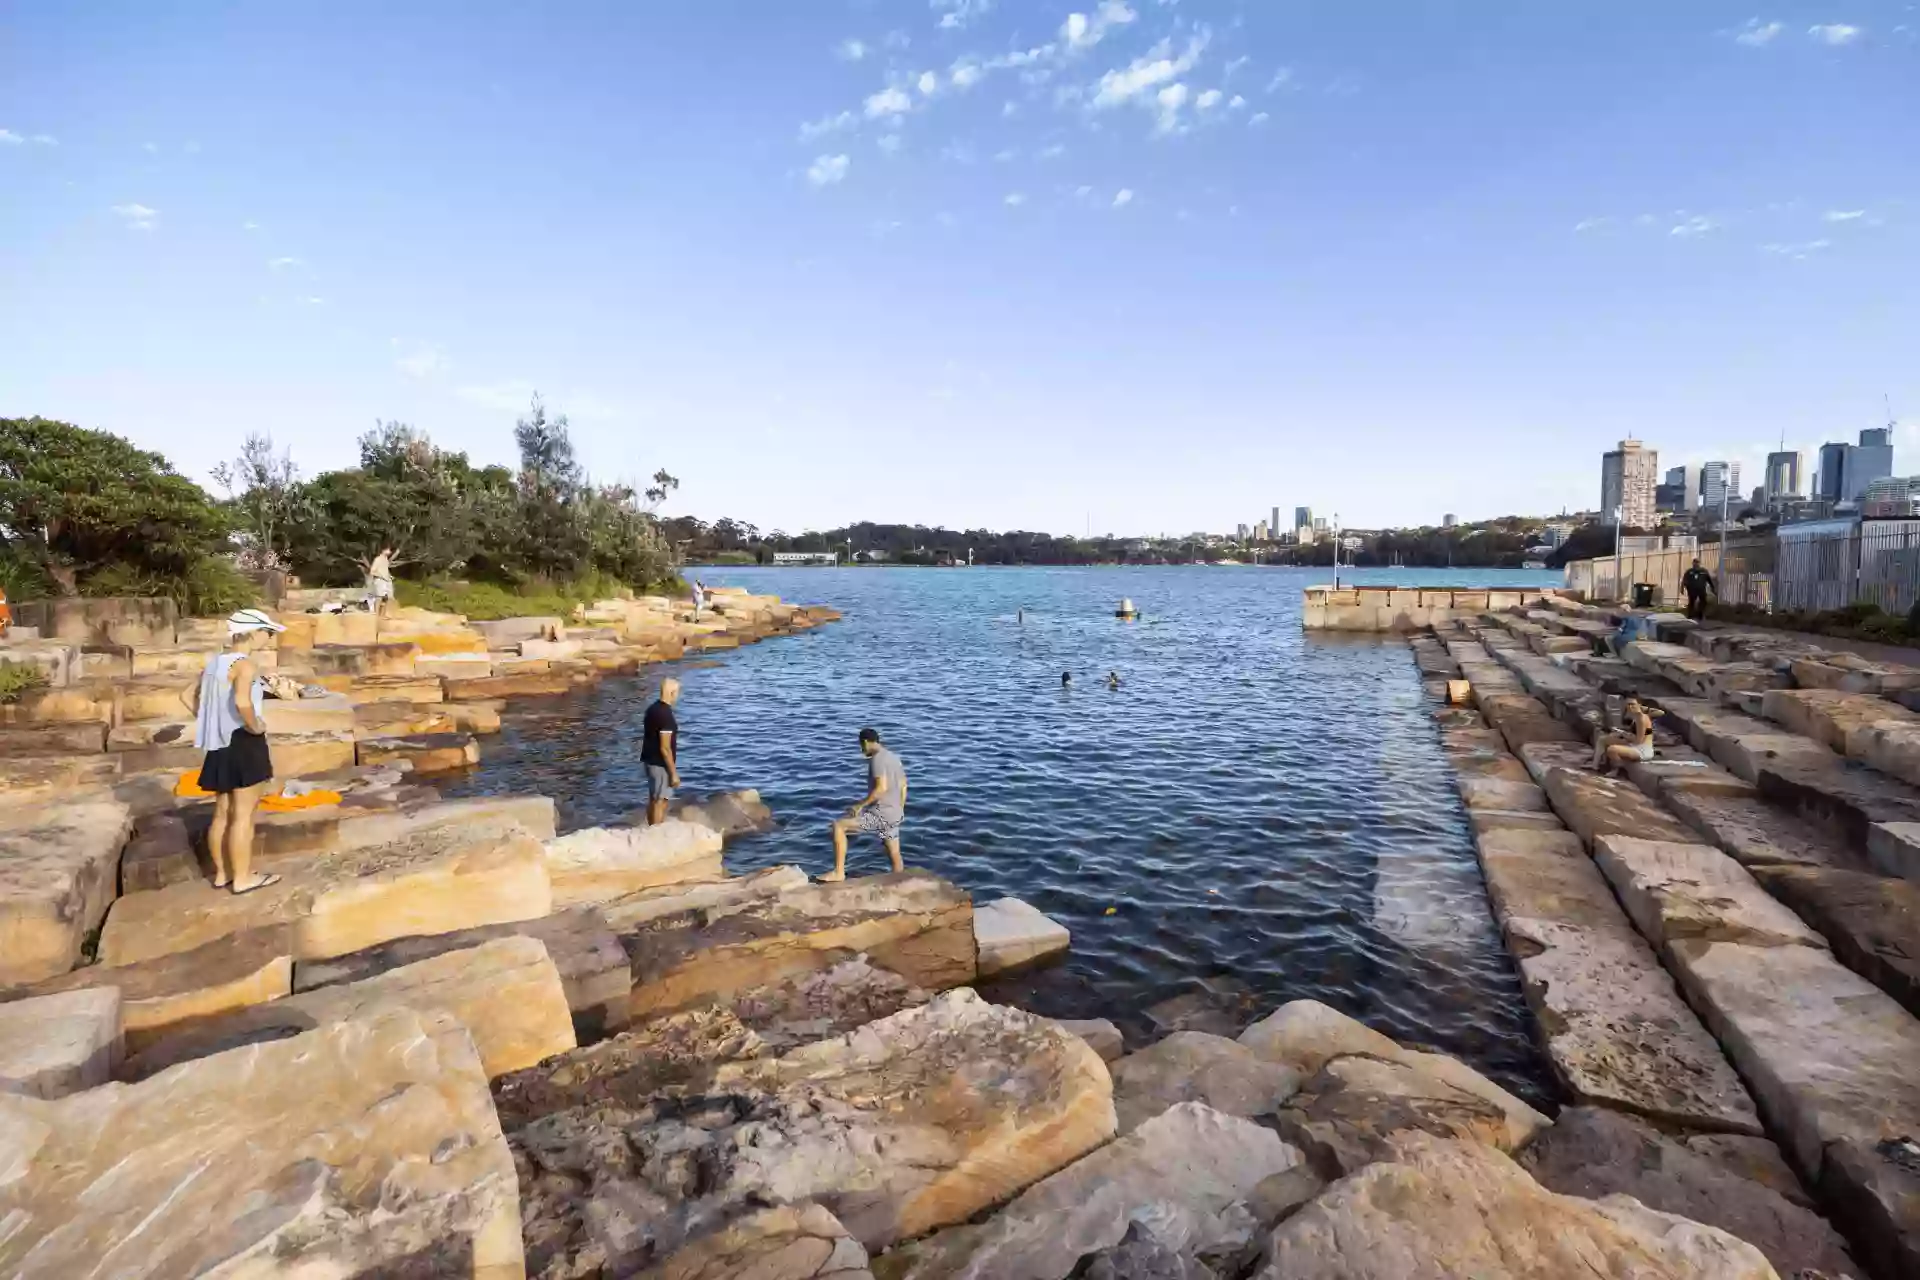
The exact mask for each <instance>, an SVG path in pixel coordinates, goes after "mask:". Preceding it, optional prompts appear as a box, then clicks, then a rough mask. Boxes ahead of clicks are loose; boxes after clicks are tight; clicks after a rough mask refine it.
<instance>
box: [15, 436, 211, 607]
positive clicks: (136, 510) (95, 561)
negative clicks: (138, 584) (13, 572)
mask: <svg viewBox="0 0 1920 1280" xmlns="http://www.w3.org/2000/svg"><path fill="white" fill-rule="evenodd" d="M230 530H231V521H230V518H229V516H228V514H227V512H225V511H224V510H222V509H221V507H220V506H219V504H217V503H216V502H215V501H214V500H213V499H212V497H210V496H209V495H208V494H207V493H206V491H205V490H203V489H201V488H200V486H199V485H197V484H195V483H194V482H193V481H191V480H188V479H187V478H185V477H184V476H180V475H177V474H175V472H174V470H173V468H172V467H171V466H169V465H168V463H167V461H166V459H165V458H162V457H161V456H160V455H159V454H157V453H150V452H148V451H147V450H144V449H138V448H135V447H134V446H133V445H132V444H129V443H128V442H127V441H125V440H123V439H121V438H120V437H119V436H116V435H111V434H109V433H107V432H105V431H90V430H87V429H86V428H84V427H76V426H74V425H72V424H71V423H66V422H55V421H53V420H51V419H49V418H38V417H35V418H6V419H0V537H4V538H5V539H6V543H7V546H8V548H9V550H10V551H11V552H12V553H13V554H14V555H17V556H19V557H21V558H23V559H25V560H27V561H28V562H29V563H31V564H34V565H36V566H37V567H38V568H40V569H41V570H42V571H43V572H44V573H45V574H46V575H47V577H48V578H49V579H51V580H52V581H53V582H54V583H55V584H56V585H57V586H58V589H59V590H60V591H61V592H63V593H64V594H69V595H71V594H73V593H75V592H76V591H77V590H78V589H79V585H80V583H81V581H82V580H83V579H85V578H86V577H87V576H88V575H89V574H92V573H95V572H97V571H99V570H102V569H105V568H108V567H110V566H116V565H118V566H127V567H131V568H133V569H136V570H139V571H141V572H145V573H152V574H170V575H181V574H185V573H186V572H187V571H188V570H190V569H192V568H194V567H195V566H196V565H197V564H199V562H201V561H202V560H204V559H205V558H206V557H208V556H209V555H212V554H214V553H216V552H220V551H224V550H226V549H227V546H228V535H229V532H230Z"/></svg>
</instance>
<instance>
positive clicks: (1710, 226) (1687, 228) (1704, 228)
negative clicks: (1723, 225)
mask: <svg viewBox="0 0 1920 1280" xmlns="http://www.w3.org/2000/svg"><path fill="white" fill-rule="evenodd" d="M1719 229H1720V224H1719V223H1718V222H1715V221H1714V220H1713V219H1712V218H1709V217H1707V216H1706V215H1705V214H1699V213H1696V214H1692V215H1691V216H1689V217H1686V218H1683V219H1681V220H1680V221H1679V222H1676V223H1675V224H1674V225H1673V226H1672V228H1670V229H1669V230H1668V231H1667V234H1668V235H1670V236H1679V237H1681V238H1682V239H1692V238H1693V237H1695V236H1704V235H1707V234H1708V233H1710V232H1713V231H1717V230H1719Z"/></svg>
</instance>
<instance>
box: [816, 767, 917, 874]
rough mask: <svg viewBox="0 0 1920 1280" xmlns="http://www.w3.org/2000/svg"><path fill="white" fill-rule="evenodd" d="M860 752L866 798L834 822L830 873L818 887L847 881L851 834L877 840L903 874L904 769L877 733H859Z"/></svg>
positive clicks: (905, 815) (905, 778)
mask: <svg viewBox="0 0 1920 1280" xmlns="http://www.w3.org/2000/svg"><path fill="white" fill-rule="evenodd" d="M860 752H861V754H862V755H864V756H866V758H867V794H866V795H864V796H862V797H861V798H860V801H859V803H857V804H855V805H854V806H853V808H851V809H849V810H847V816H846V817H844V818H839V819H836V820H835V821H834V824H833V870H832V871H829V872H828V873H827V874H826V875H823V876H821V877H820V882H821V883H822V884H834V883H837V882H839V881H841V880H845V879H846V878H847V837H848V836H849V835H852V834H853V833H855V832H859V833H861V834H863V835H872V836H879V837H880V843H881V844H883V845H885V846H886V849H887V857H888V858H890V859H892V860H893V869H894V870H895V871H902V870H905V864H904V863H902V862H901V861H900V824H901V823H902V822H904V821H906V817H907V767H906V766H905V765H903V764H901V763H900V757H899V756H897V755H895V754H893V752H891V751H889V750H887V749H886V747H885V746H883V745H881V742H880V731H879V730H878V729H862V730H861V731H860Z"/></svg>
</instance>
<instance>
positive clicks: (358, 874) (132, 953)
mask: <svg viewBox="0 0 1920 1280" xmlns="http://www.w3.org/2000/svg"><path fill="white" fill-rule="evenodd" d="M280 874H281V875H282V876H283V879H282V880H281V882H280V883H279V884H276V885H271V886H269V887H267V888H264V889H256V890H255V891H253V892H252V893H248V894H240V895H235V894H231V893H228V892H225V891H224V890H218V889H214V888H212V887H211V886H210V885H207V884H199V883H196V884H183V885H174V886H172V887H171V888H166V889H161V890H159V891H157V892H154V893H135V894H129V895H127V896H126V897H124V898H121V899H120V900H119V901H118V902H116V903H115V904H114V906H113V910H112V912H111V913H110V914H109V916H108V918H107V925H106V929H105V930H104V931H103V933H102V934H101V938H100V958H101V962H102V963H103V964H109V965H122V964H132V963H134V962H136V961H139V960H148V959H152V958H153V957H155V956H161V955H167V954H170V953H172V952H176V951H187V950H191V949H192V948H194V947H197V946H201V945H203V944H204V943H208V942H211V941H213V940H214V939H216V938H220V937H224V936H225V935H227V934H230V933H237V932H239V931H240V930H242V929H251V928H258V927H260V926H263V925H270V924H280V923H290V924H291V925H292V926H293V954H294V958H295V959H296V960H311V959H324V958H326V957H329V956H337V955H345V954H346V953H348V952H350V951H359V950H362V949H363V948H366V947H370V946H375V945H377V944H379V943H382V942H386V941H388V940H390V939H393V938H400V937H405V936H406V935H408V934H415V933H451V932H453V931H454V930H455V929H467V928H472V927H473V926H475V925H481V924H499V923H503V922H505V921H509V920H526V919H531V918H532V917H534V916H543V915H546V914H547V913H548V912H549V911H550V910H551V909H552V903H553V894H552V889H551V887H550V886H549V885H548V883H547V869H546V863H545V860H544V858H543V857H542V855H541V852H540V845H539V842H538V841H536V840H534V839H533V837H531V836H530V835H528V834H527V833H526V831H525V829H524V828H522V827H520V826H519V825H518V824H517V823H513V822H511V821H506V820H502V819H498V818H494V819H481V820H476V821H473V822H466V823H441V824H438V825H435V826H431V827H425V828H422V829H421V830H418V831H416V832H414V833H412V834H411V835H408V836H406V837H404V838H402V839H399V840H396V841H392V842H390V843H387V844H377V845H368V846H363V847H359V848H352V849H336V850H331V851H328V852H325V853H320V854H316V855H314V856H313V857H311V858H309V859H306V860H304V861H302V862H300V863H297V864H288V865H287V866H286V867H285V868H284V869H283V870H282V871H281V872H280Z"/></svg>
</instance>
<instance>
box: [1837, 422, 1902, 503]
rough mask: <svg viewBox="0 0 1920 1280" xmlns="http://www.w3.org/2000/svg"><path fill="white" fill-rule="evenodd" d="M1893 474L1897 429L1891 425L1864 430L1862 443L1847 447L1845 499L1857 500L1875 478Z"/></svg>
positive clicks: (1843, 484)
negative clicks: (1894, 435) (1894, 430)
mask: <svg viewBox="0 0 1920 1280" xmlns="http://www.w3.org/2000/svg"><path fill="white" fill-rule="evenodd" d="M1892 475H1893V432H1892V430H1890V429H1889V428H1887V427H1868V428H1867V429H1866V430H1865V431H1862V432H1861V433H1860V443H1859V444H1857V445H1855V446H1854V447H1852V448H1851V449H1848V450H1847V469H1846V479H1845V481H1844V482H1843V483H1842V485H1841V494H1840V497H1841V500H1842V501H1845V502H1857V501H1859V500H1860V499H1861V498H1862V497H1863V496H1864V495H1865V494H1866V492H1867V486H1868V485H1870V484H1872V483H1873V482H1874V481H1875V480H1885V479H1888V478H1889V477H1891V476H1892Z"/></svg>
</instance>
